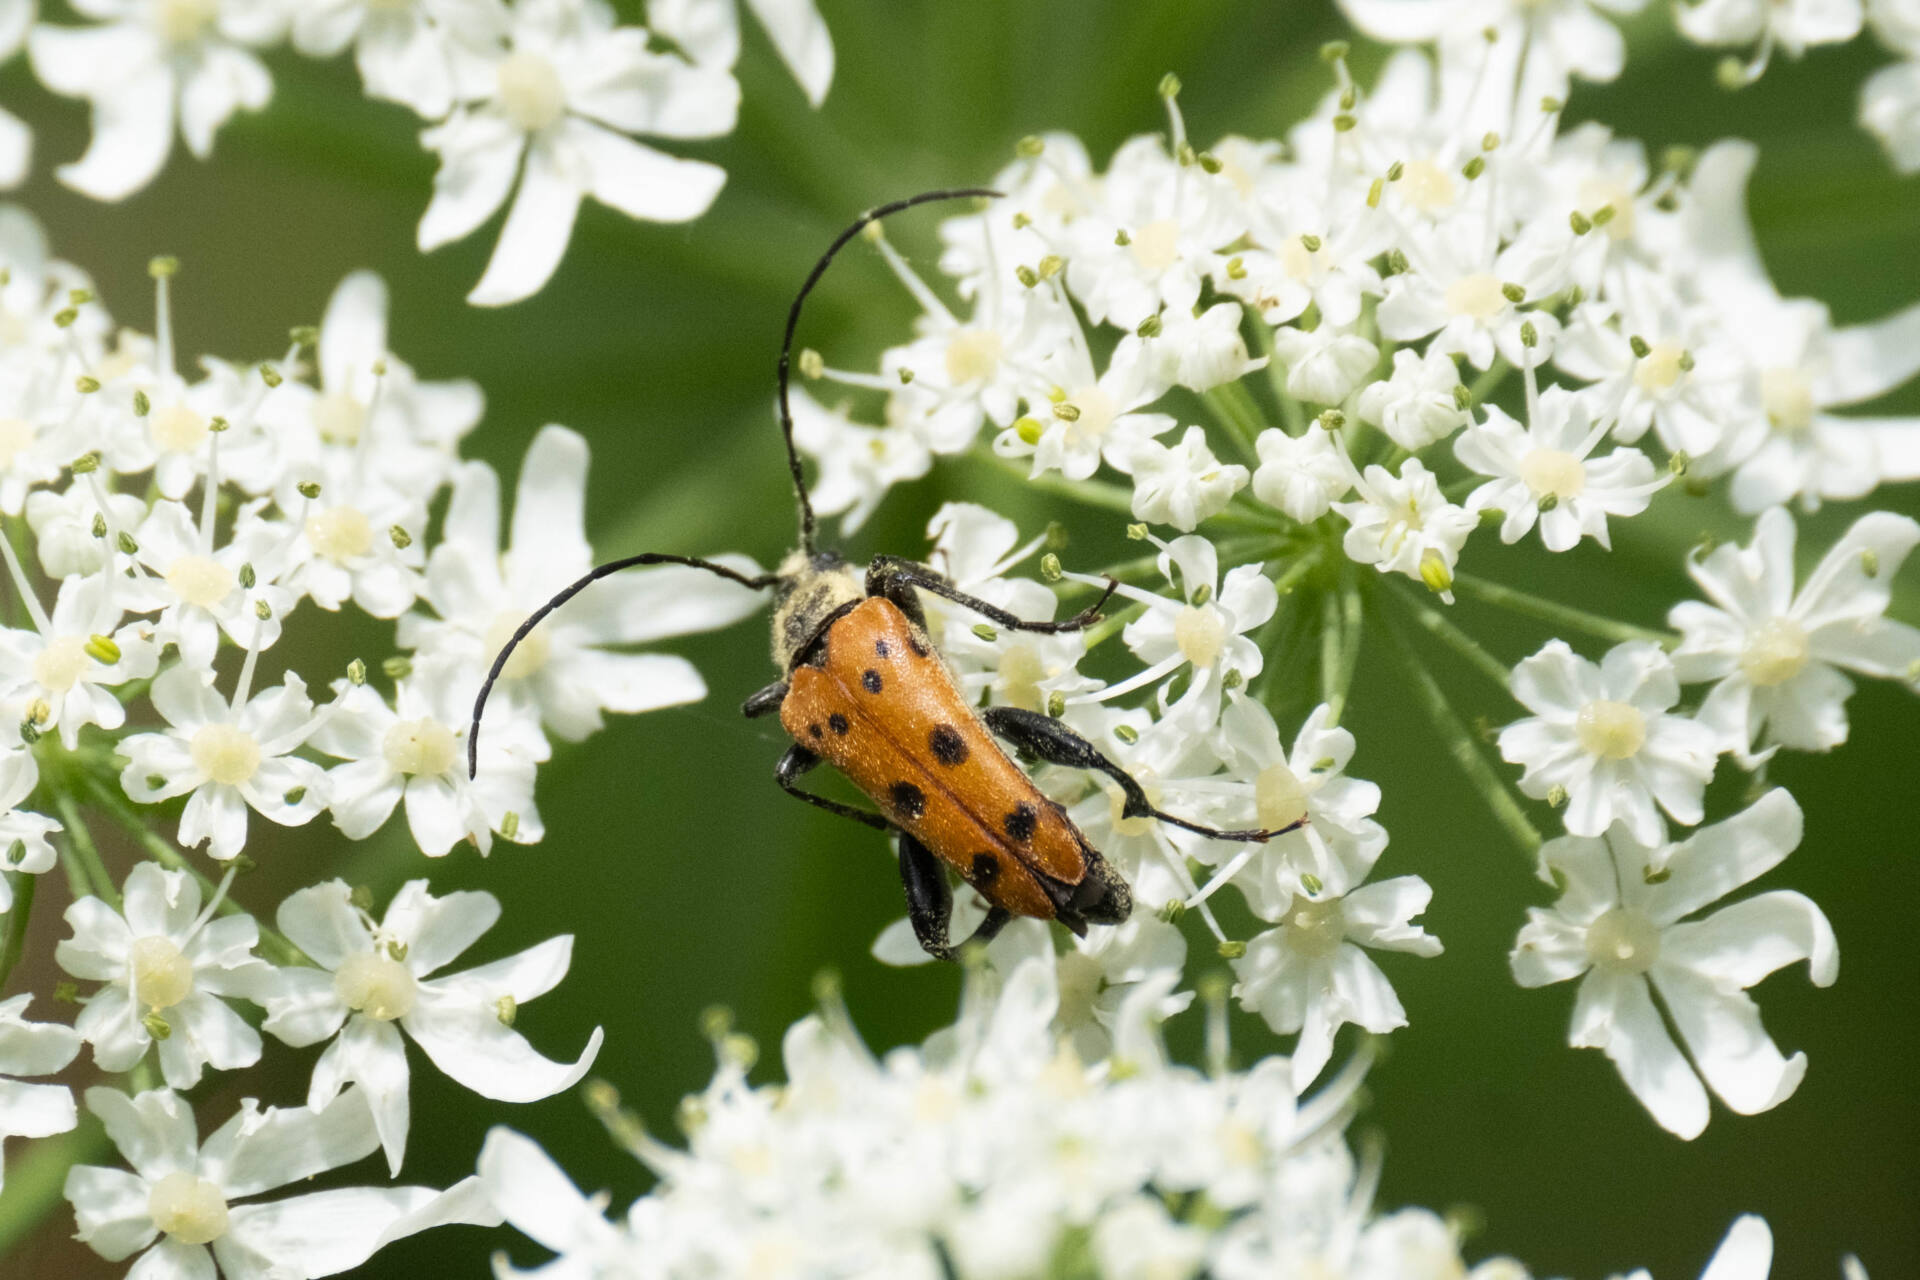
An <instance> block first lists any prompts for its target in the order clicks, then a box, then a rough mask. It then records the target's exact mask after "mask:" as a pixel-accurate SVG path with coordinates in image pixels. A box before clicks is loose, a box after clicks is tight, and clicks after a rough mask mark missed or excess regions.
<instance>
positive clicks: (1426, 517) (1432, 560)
mask: <svg viewBox="0 0 1920 1280" xmlns="http://www.w3.org/2000/svg"><path fill="white" fill-rule="evenodd" d="M1359 490H1360V500H1359V501H1357V502H1336V503H1334V504H1333V509H1334V510H1335V511H1338V512H1339V513H1340V514H1341V515H1342V516H1344V517H1346V520H1347V526H1348V527H1347V532H1346V536H1345V537H1344V538H1343V539H1342V540H1341V547H1342V548H1343V549H1344V550H1345V551H1346V553H1347V557H1348V558H1349V559H1351V560H1353V561H1354V562H1355V563H1356V564H1370V565H1373V566H1374V567H1375V568H1377V569H1379V570H1380V572H1382V573H1404V574H1406V575H1407V576H1408V577H1409V578H1412V579H1414V580H1415V581H1420V582H1425V583H1426V584H1427V586H1428V587H1429V588H1430V589H1431V590H1434V591H1436V592H1438V593H1439V595H1440V598H1441V599H1442V600H1445V601H1447V602H1449V603H1451V602H1452V600H1453V592H1452V590H1451V587H1452V583H1453V567H1454V565H1455V564H1456V563H1457V562H1458V561H1459V559H1460V548H1461V547H1463V546H1465V545H1466V542H1467V535H1468V534H1470V533H1472V532H1473V530H1474V526H1475V525H1477V524H1478V523H1479V521H1478V520H1477V519H1476V518H1475V517H1474V515H1473V513H1472V512H1471V511H1468V510H1467V509H1466V508H1464V507H1460V506H1456V505H1455V504H1453V503H1451V502H1448V501H1447V499H1446V496H1445V495H1444V494H1442V493H1441V492H1440V482H1439V481H1438V480H1436V479H1435V478H1434V476H1433V473H1432V472H1430V471H1428V470H1427V466H1426V464H1425V463H1424V462H1421V461H1420V459H1418V458H1408V459H1407V460H1406V461H1405V462H1403V463H1402V464H1400V474H1399V475H1398V476H1395V475H1394V474H1393V473H1392V472H1390V471H1388V470H1387V469H1386V468H1385V467H1382V466H1377V465H1376V466H1369V467H1368V468H1367V470H1366V475H1365V476H1364V477H1363V478H1362V482H1361V484H1360V485H1359Z"/></svg>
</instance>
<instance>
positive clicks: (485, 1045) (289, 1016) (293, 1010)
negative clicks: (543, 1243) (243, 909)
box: [264, 880, 601, 1174]
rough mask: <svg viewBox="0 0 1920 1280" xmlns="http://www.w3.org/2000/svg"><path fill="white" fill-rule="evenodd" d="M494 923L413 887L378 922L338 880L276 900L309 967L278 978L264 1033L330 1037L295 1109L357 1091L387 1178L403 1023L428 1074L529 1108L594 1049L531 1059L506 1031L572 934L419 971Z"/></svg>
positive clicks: (400, 1127)
mask: <svg viewBox="0 0 1920 1280" xmlns="http://www.w3.org/2000/svg"><path fill="white" fill-rule="evenodd" d="M499 918H500V902H499V899H497V898H495V897H494V896H493V895H492V894H490V893H479V892H460V893H450V894H447V895H445V896H443V897H439V898H436V897H434V896H433V895H432V894H430V893H428V892H427V882H426V881H424V880H411V881H408V882H407V883H406V884H405V885H403V886H401V888H400V891H399V892H398V893H396V894H394V896H393V901H392V902H391V903H390V904H389V905H388V907H387V914H386V918H385V919H384V920H383V921H381V922H380V923H378V924H376V923H375V922H374V921H373V919H372V918H371V917H370V916H368V915H367V914H366V913H364V912H363V911H361V910H359V909H358V908H356V907H355V906H354V905H353V904H352V901H351V894H350V891H349V890H348V888H347V885H346V882H345V881H343V880H330V881H328V882H327V883H325V884H320V885H314V886H313V887H311V888H307V889H302V890H300V891H298V892H297V893H294V894H291V895H289V896H288V897H287V899H286V901H284V902H282V903H281V904H280V911H279V914H278V916H277V920H278V922H279V925H280V931H281V932H282V933H284V934H286V936H287V938H288V940H289V941H291V942H292V943H293V944H294V945H295V946H297V947H299V948H300V949H301V950H302V951H304V952H306V953H307V955H308V957H310V958H311V959H312V960H313V962H314V964H315V965H317V966H319V967H318V968H306V967H303V966H295V967H290V968H285V969H281V970H279V971H278V973H277V975H276V979H277V980H276V983H275V986H274V987H273V988H272V989H271V990H270V991H269V992H268V994H267V995H266V997H265V1001H264V1003H265V1004H266V1006H267V1020H266V1023H265V1024H264V1025H265V1027H266V1029H267V1030H268V1031H270V1032H272V1033H273V1034H274V1035H275V1036H277V1037H279V1038H280V1039H281V1040H284V1041H285V1042H286V1043H288V1044H290V1045H293V1046H295V1047H303V1046H306V1045H310V1044H316V1043H318V1042H319V1041H321V1040H325V1039H328V1038H330V1037H335V1036H336V1035H337V1037H338V1038H336V1039H334V1040H333V1043H331V1044H329V1045H328V1046H327V1050H326V1052H325V1053H323V1054H321V1055H320V1061H319V1062H317V1063H316V1064H314V1068H313V1081H312V1084H311V1086H310V1087H309V1089H308V1091H307V1103H308V1105H309V1106H312V1107H315V1108H319V1107H326V1106H330V1105H332V1103H333V1101H334V1099H335V1097H336V1096H337V1095H339V1093H340V1091H341V1089H342V1088H343V1087H344V1086H346V1085H348V1084H357V1085H359V1086H360V1088H359V1091H358V1096H361V1097H364V1098H365V1099H366V1101H367V1104H368V1105H369V1106H370V1107H371V1108H372V1110H373V1119H374V1124H375V1125H376V1127H377V1128H378V1130H379V1145H380V1146H382V1147H383V1148H384V1149H385V1150H386V1153H387V1163H388V1165H389V1167H390V1169H391V1171H392V1172H393V1173H395V1174H398V1173H399V1171H400V1161H401V1157H402V1155H403V1154H404V1152H405V1151H406V1146H407V1130H408V1126H409V1107H408V1099H407V1093H408V1071H407V1053H406V1045H405V1042H404V1041H403V1040H402V1039H401V1037H400V1031H401V1029H402V1028H404V1029H405V1030H406V1032H407V1034H408V1035H410V1036H412V1037H413V1041H414V1043H415V1044H417V1045H419V1046H420V1048H421V1049H423V1050H425V1052H426V1055H427V1057H429V1058H431V1059H432V1060H433V1064H434V1065H435V1066H436V1067H439V1068H440V1070H442V1071H444V1072H446V1073H447V1074H448V1075H449V1076H451V1077H453V1078H454V1079H455V1080H456V1081H458V1082H459V1083H460V1084H461V1085H463V1086H465V1087H466V1088H468V1089H471V1090H473V1091H474V1092H475V1093H477V1094H480V1095H481V1096H482V1097H487V1098H494V1099H496V1100H498V1101H502V1102H532V1101H535V1100H537V1099H539V1098H546V1097H551V1096H552V1095H554V1094H556V1093H559V1092H560V1091H562V1090H563V1089H569V1088H572V1087H573V1085H574V1084H575V1083H576V1082H577V1081H578V1080H579V1079H580V1078H581V1077H582V1076H584V1075H585V1074H586V1073H587V1068H589V1067H591V1066H592V1065H593V1059H594V1057H595V1055H597V1054H598V1053H599V1052H600V1040H601V1032H600V1029H599V1028H598V1027H595V1028H594V1031H593V1034H592V1035H591V1036H590V1037H588V1039H587V1047H586V1048H585V1049H584V1050H583V1051H582V1052H581V1054H580V1057H579V1059H578V1060H577V1061H575V1062H573V1063H572V1064H567V1063H560V1062H551V1061H549V1060H548V1059H546V1058H543V1057H542V1056H540V1054H538V1053H536V1052H535V1051H534V1049H533V1046H532V1045H530V1044H528V1043H527V1041H526V1037H524V1036H522V1035H521V1034H520V1033H519V1032H517V1031H515V1030H513V1029H512V1023H513V1020H514V1015H515V1012H516V1011H517V1010H518V1008H519V1006H520V1005H522V1004H524V1003H526V1002H527V1001H529V1000H531V999H533V998H534V997H535V996H539V995H544V994H546V993H547V992H548V991H551V990H552V989H553V988H554V986H555V985H556V984H557V983H558V982H559V981H560V979H561V978H563V977H565V976H566V972H567V966H568V964H569V963H570V962H571V960H572V955H573V938H572V936H571V935H563V936H561V937H558V938H550V939H548V940H547V941H546V942H543V943H541V944H540V945H538V946H536V947H530V948H528V949H527V950H525V951H522V952H520V953H519V954H518V955H513V956H509V957H507V958H506V959H504V960H496V961H494V962H493V963H491V964H484V965H481V966H479V967H478V968H474V969H467V970H464V971H462V972H460V973H453V974H445V975H443V976H441V977H437V978H436V977H431V976H430V975H432V974H434V973H437V972H438V971H439V970H440V969H442V968H443V967H445V966H446V965H448V964H450V963H452V962H453V960H454V959H455V958H456V957H458V956H459V955H460V953H461V952H463V951H465V950H466V949H467V948H468V947H470V946H472V945H473V943H474V942H476V941H478V940H479V938H480V935H481V934H483V933H485V932H486V931H487V930H488V929H490V928H491V927H492V926H493V923H494V921H496V920H498V919H499Z"/></svg>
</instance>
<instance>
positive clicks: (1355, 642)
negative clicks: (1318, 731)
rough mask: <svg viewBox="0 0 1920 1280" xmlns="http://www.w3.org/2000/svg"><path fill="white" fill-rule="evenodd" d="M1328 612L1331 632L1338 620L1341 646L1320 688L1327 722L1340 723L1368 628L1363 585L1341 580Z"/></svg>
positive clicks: (1329, 601)
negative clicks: (1324, 699)
mask: <svg viewBox="0 0 1920 1280" xmlns="http://www.w3.org/2000/svg"><path fill="white" fill-rule="evenodd" d="M1326 615H1327V618H1328V622H1329V626H1328V630H1329V631H1331V630H1333V629H1334V626H1333V624H1334V623H1335V622H1336V621H1337V624H1338V628H1339V632H1340V647H1339V649H1338V651H1336V653H1335V654H1334V662H1333V667H1332V669H1331V670H1330V671H1328V670H1323V671H1322V672H1321V688H1322V692H1323V693H1324V694H1325V697H1326V702H1327V711H1328V716H1329V719H1328V723H1329V724H1339V723H1340V717H1341V715H1342V714H1343V713H1344V712H1345V711H1346V709H1347V694H1348V692H1349V691H1351V690H1352V688H1353V672H1354V668H1356V667H1357V666H1359V664H1360V641H1361V637H1362V636H1363V635H1364V634H1365V630H1366V611H1365V608H1364V602H1363V600H1362V599H1361V596H1360V588H1359V587H1358V586H1357V585H1355V584H1354V583H1353V582H1352V581H1350V580H1349V581H1345V582H1342V583H1341V584H1340V590H1339V591H1338V592H1337V593H1334V594H1331V595H1329V596H1328V597H1327V604H1326Z"/></svg>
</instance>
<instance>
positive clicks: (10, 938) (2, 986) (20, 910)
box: [0, 874, 40, 994]
mask: <svg viewBox="0 0 1920 1280" xmlns="http://www.w3.org/2000/svg"><path fill="white" fill-rule="evenodd" d="M7 880H8V882H9V883H10V884H11V885H12V887H13V906H12V907H11V908H10V909H9V910H8V911H7V914H6V915H4V916H0V939H4V940H0V994H4V993H5V991H6V989H7V979H8V978H9V977H10V976H12V974H13V966H15V965H16V964H19V963H20V951H21V949H22V948H23V947H25V946H26V945H27V921H28V919H30V918H31V917H32V915H33V895H34V890H35V889H37V888H38V887H39V884H40V877H39V876H32V875H25V874H15V875H9V876H8V877H7Z"/></svg>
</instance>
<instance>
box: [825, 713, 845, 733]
mask: <svg viewBox="0 0 1920 1280" xmlns="http://www.w3.org/2000/svg"><path fill="white" fill-rule="evenodd" d="M850 727H851V726H850V725H848V724H847V718H846V717H845V716H843V715H841V714H840V713H839V712H838V711H836V712H834V713H833V714H832V715H830V716H828V717H827V728H829V729H831V730H833V731H834V732H835V733H845V732H846V731H847V730H848V729H849V728H850Z"/></svg>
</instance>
